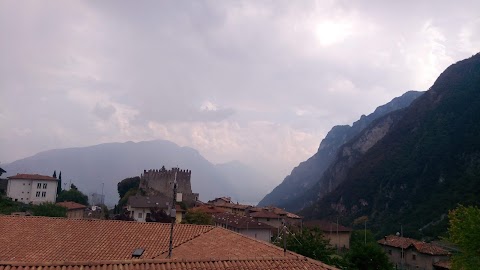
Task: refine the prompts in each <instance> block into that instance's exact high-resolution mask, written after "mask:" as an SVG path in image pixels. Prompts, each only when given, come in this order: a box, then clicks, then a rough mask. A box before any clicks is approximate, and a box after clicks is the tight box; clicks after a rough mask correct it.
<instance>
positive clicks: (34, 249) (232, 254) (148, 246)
mask: <svg viewBox="0 0 480 270" xmlns="http://www.w3.org/2000/svg"><path fill="white" fill-rule="evenodd" d="M169 226H170V224H161V223H140V222H126V221H110V220H80V219H65V218H47V217H10V216H0V242H1V243H8V244H3V245H0V270H7V269H9V270H58V269H70V270H74V269H75V270H81V269H88V270H113V269H125V270H130V269H132V270H133V269H141V270H142V269H144V270H147V269H159V270H160V269H324V270H325V269H336V268H334V267H331V266H328V265H325V264H323V263H321V262H318V261H315V260H311V259H308V258H305V257H303V256H301V255H299V254H296V253H293V252H289V251H287V253H286V256H284V254H283V249H281V248H279V247H277V246H274V245H272V244H269V243H266V242H263V241H259V240H256V239H252V238H250V237H247V236H244V235H241V234H238V233H235V232H232V231H229V230H226V229H223V228H219V227H212V226H201V225H188V224H177V225H175V230H174V249H173V256H172V259H165V258H166V256H167V254H168V248H167V244H168V235H169ZM26 239H28V241H26ZM136 248H143V249H144V250H145V251H144V253H143V255H142V256H141V257H140V258H139V259H138V260H131V253H132V251H133V250H134V249H136ZM111 260H121V261H111ZM63 267H65V268H63Z"/></svg>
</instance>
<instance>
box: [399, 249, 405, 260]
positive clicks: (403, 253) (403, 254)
mask: <svg viewBox="0 0 480 270" xmlns="http://www.w3.org/2000/svg"><path fill="white" fill-rule="evenodd" d="M400 257H401V258H402V259H403V258H405V251H403V250H402V251H401V252H400Z"/></svg>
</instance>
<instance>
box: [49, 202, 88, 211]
mask: <svg viewBox="0 0 480 270" xmlns="http://www.w3.org/2000/svg"><path fill="white" fill-rule="evenodd" d="M56 205H60V206H63V207H65V208H67V209H68V210H76V209H85V208H87V206H85V205H83V204H79V203H76V202H58V203H56Z"/></svg>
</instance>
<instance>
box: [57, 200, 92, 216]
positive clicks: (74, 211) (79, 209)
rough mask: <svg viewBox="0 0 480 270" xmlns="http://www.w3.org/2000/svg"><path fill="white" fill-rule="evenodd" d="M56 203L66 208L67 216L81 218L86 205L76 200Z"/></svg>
mask: <svg viewBox="0 0 480 270" xmlns="http://www.w3.org/2000/svg"><path fill="white" fill-rule="evenodd" d="M56 205H59V206H62V207H65V208H67V218H83V217H84V215H85V210H86V209H87V206H85V205H83V204H79V203H76V202H59V203H56Z"/></svg>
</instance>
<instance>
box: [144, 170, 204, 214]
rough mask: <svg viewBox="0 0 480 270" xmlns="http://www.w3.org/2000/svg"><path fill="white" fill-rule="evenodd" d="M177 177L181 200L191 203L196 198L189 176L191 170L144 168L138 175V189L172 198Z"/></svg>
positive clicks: (193, 202) (148, 193)
mask: <svg viewBox="0 0 480 270" xmlns="http://www.w3.org/2000/svg"><path fill="white" fill-rule="evenodd" d="M175 174H176V179H177V194H178V193H179V194H181V195H180V196H181V197H182V201H183V202H185V203H186V204H187V205H193V204H195V202H196V201H197V200H198V193H193V192H192V185H191V180H190V179H191V176H192V171H190V170H181V169H180V168H172V169H171V170H167V169H165V167H162V168H161V169H160V170H148V171H147V170H144V171H143V174H142V175H141V177H140V189H142V190H144V191H145V192H146V193H147V195H150V196H153V195H160V194H161V195H164V196H166V197H167V198H170V199H173V198H172V188H173V182H174V180H175Z"/></svg>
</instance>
